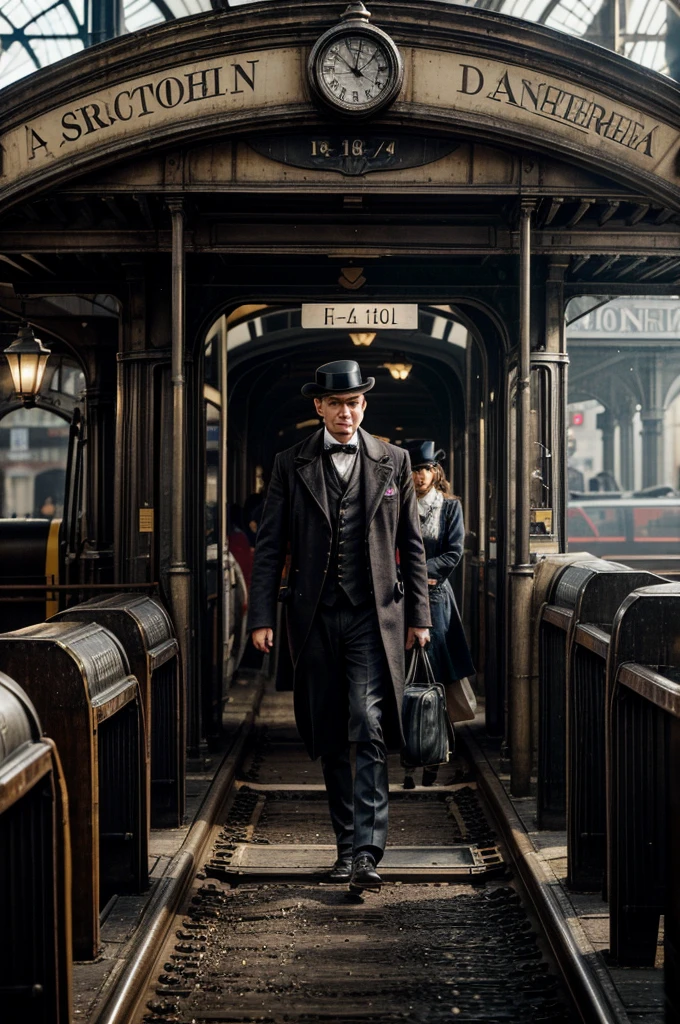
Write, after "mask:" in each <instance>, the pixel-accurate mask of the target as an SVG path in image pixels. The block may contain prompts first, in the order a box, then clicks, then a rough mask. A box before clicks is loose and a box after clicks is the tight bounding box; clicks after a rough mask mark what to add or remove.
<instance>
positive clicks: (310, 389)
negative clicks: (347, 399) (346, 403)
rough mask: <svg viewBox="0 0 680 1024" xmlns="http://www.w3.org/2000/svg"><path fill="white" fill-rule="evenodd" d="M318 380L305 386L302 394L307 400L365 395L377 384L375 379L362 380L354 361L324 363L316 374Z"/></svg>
mask: <svg viewBox="0 0 680 1024" xmlns="http://www.w3.org/2000/svg"><path fill="white" fill-rule="evenodd" d="M314 376H315V378H316V380H315V381H314V382H313V383H312V384H305V385H304V386H303V388H302V394H303V395H304V396H305V397H306V398H323V397H324V396H325V395H363V393H364V391H370V390H371V388H372V387H373V385H374V384H375V377H367V378H366V380H362V379H361V370H360V369H359V364H358V363H357V362H355V360H354V359H336V360H335V362H334V363H324V365H323V366H320V367H319V369H318V370H317V371H316V373H315V374H314Z"/></svg>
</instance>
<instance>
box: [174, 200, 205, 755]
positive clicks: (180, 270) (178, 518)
mask: <svg viewBox="0 0 680 1024" xmlns="http://www.w3.org/2000/svg"><path fill="white" fill-rule="evenodd" d="M168 208H169V210H170V215H171V219H172V369H171V373H172V522H171V533H170V569H169V572H168V578H169V587H170V604H171V607H172V617H173V620H174V625H175V631H176V634H177V641H178V643H179V649H180V652H181V656H182V665H183V673H184V688H185V694H186V708H187V733H188V737H187V738H188V742H189V746H190V747H195V746H197V745H198V742H199V738H200V701H199V700H198V696H197V695H196V694H194V693H193V687H192V672H191V650H190V636H191V632H190V630H191V618H190V616H191V611H190V601H191V596H190V573H189V567H188V565H187V561H186V456H185V444H186V377H185V373H184V295H185V266H184V265H185V257H184V207H183V202H182V199H181V198H177V199H170V200H169V201H168Z"/></svg>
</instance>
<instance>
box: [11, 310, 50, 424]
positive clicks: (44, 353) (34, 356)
mask: <svg viewBox="0 0 680 1024" xmlns="http://www.w3.org/2000/svg"><path fill="white" fill-rule="evenodd" d="M5 355H6V356H7V362H8V363H9V369H10V373H11V374H12V383H13V384H14V390H15V391H16V393H17V397H18V398H20V399H21V401H22V402H23V403H24V405H35V399H36V395H37V394H38V392H39V391H40V385H41V384H42V382H43V377H44V376H45V367H46V366H47V360H48V359H49V358H50V350H49V349H48V348H47V347H46V346H45V345H43V343H42V341H41V340H40V338H36V336H35V334H34V333H33V328H32V327H31V326H30V325H29V324H22V325H21V327H20V328H19V334H18V335H17V337H16V339H15V340H14V341H13V342H12V344H11V345H10V346H9V348H6V349H5Z"/></svg>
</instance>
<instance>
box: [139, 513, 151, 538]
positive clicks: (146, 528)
mask: <svg viewBox="0 0 680 1024" xmlns="http://www.w3.org/2000/svg"><path fill="white" fill-rule="evenodd" d="M139 532H140V533H153V509H152V508H140V510H139Z"/></svg>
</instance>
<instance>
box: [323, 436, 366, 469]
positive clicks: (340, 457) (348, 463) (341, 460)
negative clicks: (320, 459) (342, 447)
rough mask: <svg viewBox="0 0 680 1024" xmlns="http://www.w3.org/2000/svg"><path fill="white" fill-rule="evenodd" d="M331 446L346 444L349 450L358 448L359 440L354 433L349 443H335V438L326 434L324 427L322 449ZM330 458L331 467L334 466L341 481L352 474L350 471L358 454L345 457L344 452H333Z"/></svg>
mask: <svg viewBox="0 0 680 1024" xmlns="http://www.w3.org/2000/svg"><path fill="white" fill-rule="evenodd" d="M332 444H347V445H349V446H350V447H351V448H358V446H359V438H358V437H357V435H356V433H355V434H353V435H352V437H351V438H350V440H349V441H342V442H341V441H336V440H335V438H334V437H333V435H332V434H330V433H329V432H328V430H327V429H326V427H324V428H323V446H324V448H330V446H331V445H332ZM331 458H332V460H333V465H334V466H335V469H336V471H337V473H338V476H340V477H341V478H342V479H343V480H346V479H347V477H348V476H349V475H350V473H351V472H352V469H353V468H354V462H355V459H356V458H358V454H357V455H347V454H345V452H333V454H332V455H331Z"/></svg>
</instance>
